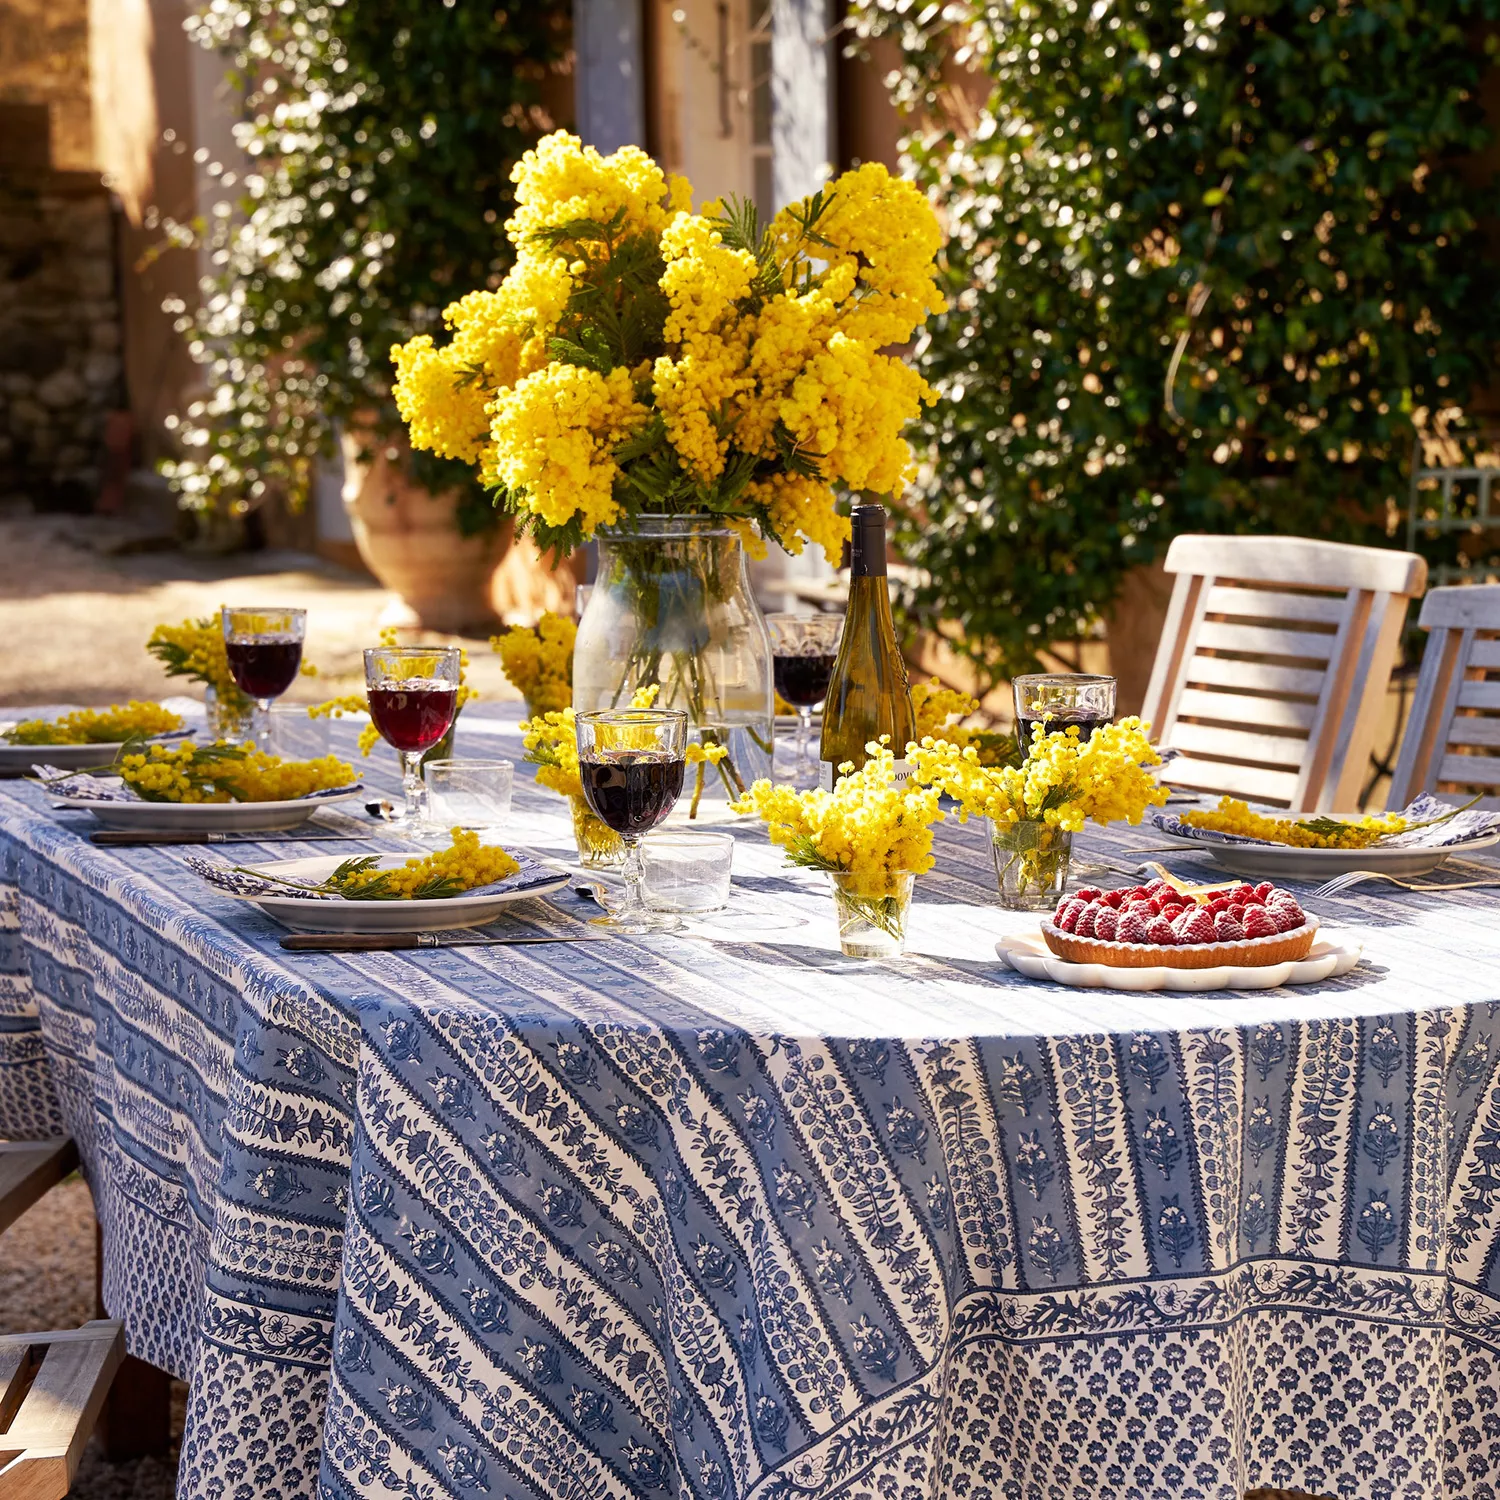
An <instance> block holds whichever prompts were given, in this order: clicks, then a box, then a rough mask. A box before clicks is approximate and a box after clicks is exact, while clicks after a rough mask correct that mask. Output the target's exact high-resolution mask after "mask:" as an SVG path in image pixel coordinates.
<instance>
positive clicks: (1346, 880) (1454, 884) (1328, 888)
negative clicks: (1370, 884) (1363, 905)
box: [1310, 870, 1500, 900]
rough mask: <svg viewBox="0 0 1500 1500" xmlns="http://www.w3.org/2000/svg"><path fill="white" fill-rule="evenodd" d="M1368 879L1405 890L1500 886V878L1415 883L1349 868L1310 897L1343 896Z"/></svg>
mask: <svg viewBox="0 0 1500 1500" xmlns="http://www.w3.org/2000/svg"><path fill="white" fill-rule="evenodd" d="M1367 880H1388V881H1389V882H1390V883H1391V884H1392V885H1399V886H1400V887H1401V889H1402V890H1404V891H1426V892H1435V891H1477V890H1484V889H1487V888H1493V887H1497V886H1500V879H1495V880H1454V881H1450V882H1447V883H1443V882H1439V883H1438V884H1436V885H1433V884H1428V885H1414V884H1413V883H1412V882H1411V881H1409V880H1398V879H1397V878H1396V877H1395V876H1394V875H1387V874H1385V873H1384V872H1383V871H1381V870H1348V871H1346V872H1345V873H1344V874H1342V875H1335V876H1334V877H1333V879H1332V880H1325V881H1324V882H1323V884H1322V885H1320V886H1318V887H1317V889H1316V890H1314V891H1312V892H1311V893H1310V899H1312V900H1318V899H1320V898H1322V897H1324V896H1342V895H1343V894H1344V892H1345V891H1347V890H1352V889H1353V887H1355V886H1357V885H1363V884H1364V883H1365V881H1367Z"/></svg>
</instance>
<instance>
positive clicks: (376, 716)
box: [365, 646, 459, 833]
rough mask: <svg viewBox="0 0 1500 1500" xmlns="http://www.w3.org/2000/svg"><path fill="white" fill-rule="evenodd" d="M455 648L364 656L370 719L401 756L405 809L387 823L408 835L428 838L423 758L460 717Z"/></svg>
mask: <svg viewBox="0 0 1500 1500" xmlns="http://www.w3.org/2000/svg"><path fill="white" fill-rule="evenodd" d="M458 678H459V653H458V647H456V646H370V647H368V648H367V649H366V651H365V692H366V695H367V697H368V698H369V700H370V719H371V721H372V722H373V723H374V725H375V728H376V729H377V730H379V732H380V737H381V739H383V740H384V741H385V742H386V744H388V745H391V746H393V747H394V748H395V750H396V751H397V753H398V754H399V755H400V756H401V784H402V787H403V789H404V790H405V792H406V807H405V809H404V810H403V811H402V812H401V813H399V814H398V815H397V816H396V817H394V818H392V819H391V824H392V826H394V827H396V828H399V829H401V830H403V831H404V832H406V833H426V832H428V831H429V830H430V828H431V825H430V824H429V823H428V821H427V818H426V817H425V815H424V813H423V810H422V793H423V787H422V753H423V752H424V751H426V750H430V749H431V748H432V747H433V746H434V745H435V744H437V742H438V741H439V740H440V739H442V737H443V736H444V735H445V734H447V732H448V730H449V729H450V728H451V727H452V724H453V718H454V715H455V714H457V712H458Z"/></svg>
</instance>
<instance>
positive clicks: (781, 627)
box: [766, 615, 844, 786]
mask: <svg viewBox="0 0 1500 1500" xmlns="http://www.w3.org/2000/svg"><path fill="white" fill-rule="evenodd" d="M766 626H767V628H768V629H769V630H770V632H771V650H772V653H773V655H772V670H773V672H774V674H775V678H776V691H777V692H778V693H780V694H781V696H782V697H783V698H785V699H786V701H787V702H788V703H790V704H791V705H792V707H793V708H795V709H796V710H797V753H796V757H795V759H794V760H793V762H792V768H791V771H790V773H789V779H790V780H791V781H792V783H793V784H794V785H799V786H800V785H804V784H805V785H807V786H813V785H815V784H816V782H817V779H818V762H817V761H816V760H815V759H814V758H813V757H812V756H811V755H809V754H808V753H807V741H808V737H809V735H810V734H811V732H812V711H813V708H814V706H815V705H817V704H819V703H821V702H822V701H823V699H824V698H826V697H827V696H828V680H829V678H830V677H832V676H833V663H834V659H835V658H836V657H837V656H838V650H839V637H840V635H842V634H843V630H844V617H843V615H767V616H766Z"/></svg>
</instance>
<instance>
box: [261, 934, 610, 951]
mask: <svg viewBox="0 0 1500 1500" xmlns="http://www.w3.org/2000/svg"><path fill="white" fill-rule="evenodd" d="M607 941H608V939H607V938H606V937H604V936H602V935H594V934H590V933H582V932H570V933H566V934H563V935H560V936H551V935H547V934H543V933H526V934H525V935H524V936H518V937H490V936H484V937H450V938H445V937H439V936H438V934H437V933H435V932H294V933H291V934H290V935H288V936H287V937H284V938H282V940H281V946H282V947H283V948H285V949H286V950H287V951H288V952H289V953H384V952H387V951H391V950H400V949H407V948H487V947H505V946H509V945H512V944H520V943H603V942H607Z"/></svg>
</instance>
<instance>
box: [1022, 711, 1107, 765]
mask: <svg viewBox="0 0 1500 1500" xmlns="http://www.w3.org/2000/svg"><path fill="white" fill-rule="evenodd" d="M1108 723H1109V720H1108V719H1098V718H1094V717H1092V716H1090V715H1088V714H1081V713H1078V712H1076V711H1074V710H1072V709H1067V708H1060V709H1059V710H1058V711H1057V712H1056V713H1055V714H1048V716H1047V717H1046V719H1045V720H1043V719H1017V720H1016V749H1017V750H1018V751H1019V752H1020V755H1021V759H1022V760H1025V759H1026V756H1027V754H1028V752H1029V751H1030V750H1031V738H1032V736H1033V735H1034V734H1039V733H1045V734H1051V733H1053V732H1054V731H1056V730H1059V729H1068V728H1071V727H1072V726H1073V725H1075V724H1076V725H1077V726H1078V743H1079V744H1080V745H1086V744H1088V742H1089V736H1090V735H1091V734H1092V733H1093V732H1094V731H1095V730H1096V729H1098V728H1099V727H1100V726H1101V725H1104V724H1108Z"/></svg>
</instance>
